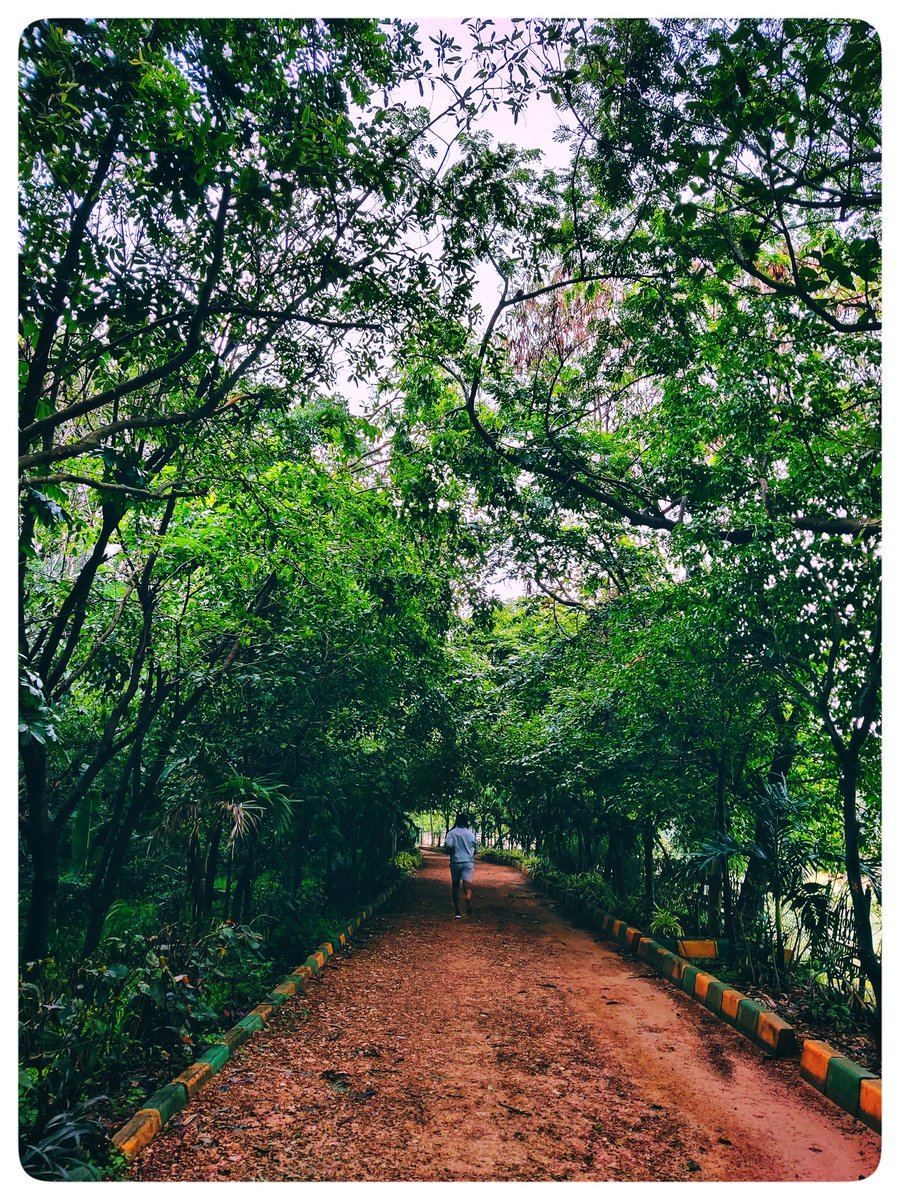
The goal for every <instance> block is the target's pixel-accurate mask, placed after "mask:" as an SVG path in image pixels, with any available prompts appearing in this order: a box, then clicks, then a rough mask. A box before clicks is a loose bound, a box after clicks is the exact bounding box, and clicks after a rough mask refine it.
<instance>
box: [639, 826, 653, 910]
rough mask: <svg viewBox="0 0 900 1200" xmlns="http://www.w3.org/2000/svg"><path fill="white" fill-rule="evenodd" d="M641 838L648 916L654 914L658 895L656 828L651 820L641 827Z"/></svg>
mask: <svg viewBox="0 0 900 1200" xmlns="http://www.w3.org/2000/svg"><path fill="white" fill-rule="evenodd" d="M641 838H642V840H643V846H644V899H645V901H646V903H647V916H648V917H649V916H652V914H653V909H654V907H655V906H656V897H655V895H654V890H653V885H654V879H653V840H654V829H653V826H652V825H651V823H650V822H649V821H645V822H644V825H643V828H642V829H641Z"/></svg>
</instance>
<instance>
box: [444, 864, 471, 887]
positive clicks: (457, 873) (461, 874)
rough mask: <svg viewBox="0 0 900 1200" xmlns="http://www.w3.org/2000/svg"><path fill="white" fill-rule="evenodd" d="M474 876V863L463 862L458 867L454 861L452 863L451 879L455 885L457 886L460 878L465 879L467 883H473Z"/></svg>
mask: <svg viewBox="0 0 900 1200" xmlns="http://www.w3.org/2000/svg"><path fill="white" fill-rule="evenodd" d="M474 876H475V864H474V863H463V864H461V865H460V866H458V867H457V866H454V864H453V863H451V864H450V880H451V882H452V883H453V885H454V886H456V884H458V883H459V882H460V880H465V882H466V883H471V882H472V879H473V878H474Z"/></svg>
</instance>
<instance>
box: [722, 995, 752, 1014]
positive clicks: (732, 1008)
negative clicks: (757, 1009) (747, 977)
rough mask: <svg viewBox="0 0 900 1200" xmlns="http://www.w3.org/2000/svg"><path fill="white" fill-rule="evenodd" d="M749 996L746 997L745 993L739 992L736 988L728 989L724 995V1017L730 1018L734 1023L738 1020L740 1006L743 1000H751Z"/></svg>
mask: <svg viewBox="0 0 900 1200" xmlns="http://www.w3.org/2000/svg"><path fill="white" fill-rule="evenodd" d="M749 999H750V997H749V996H745V995H744V993H743V992H737V991H735V990H734V988H726V989H725V991H724V992H723V993H722V1016H723V1017H730V1018H731V1020H732V1021H736V1020H737V1010H738V1005H739V1004H740V1002H741V1001H742V1000H749Z"/></svg>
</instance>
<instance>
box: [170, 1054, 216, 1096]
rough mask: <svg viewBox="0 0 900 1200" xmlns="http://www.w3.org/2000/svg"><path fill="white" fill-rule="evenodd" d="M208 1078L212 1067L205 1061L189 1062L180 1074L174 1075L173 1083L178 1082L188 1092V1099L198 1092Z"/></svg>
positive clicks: (210, 1077)
mask: <svg viewBox="0 0 900 1200" xmlns="http://www.w3.org/2000/svg"><path fill="white" fill-rule="evenodd" d="M208 1079H212V1067H211V1066H210V1065H209V1063H206V1062H195V1063H191V1065H190V1066H189V1067H187V1068H186V1069H185V1070H184V1071H182V1072H181V1074H180V1075H176V1076H175V1078H174V1079H173V1080H172V1082H173V1083H180V1084H181V1086H182V1087H183V1088H184V1090H185V1091H186V1092H187V1094H188V1100H190V1099H191V1097H192V1096H193V1095H194V1094H195V1093H196V1092H199V1091H200V1089H201V1088H202V1087H203V1085H204V1084H205V1083H206V1081H207V1080H208Z"/></svg>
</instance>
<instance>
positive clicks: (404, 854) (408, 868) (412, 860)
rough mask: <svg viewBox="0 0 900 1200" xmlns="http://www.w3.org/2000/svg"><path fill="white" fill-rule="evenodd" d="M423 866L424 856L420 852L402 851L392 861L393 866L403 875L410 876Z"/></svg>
mask: <svg viewBox="0 0 900 1200" xmlns="http://www.w3.org/2000/svg"><path fill="white" fill-rule="evenodd" d="M421 865H422V855H421V853H420V851H418V850H401V851H400V853H399V854H395V855H394V857H393V858H392V859H391V866H392V867H395V868H396V870H397V871H399V872H400V874H401V875H409V874H411V873H412V872H413V871H415V870H417V869H418V868H419V867H421Z"/></svg>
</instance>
